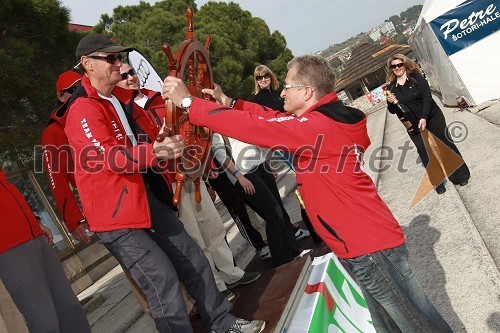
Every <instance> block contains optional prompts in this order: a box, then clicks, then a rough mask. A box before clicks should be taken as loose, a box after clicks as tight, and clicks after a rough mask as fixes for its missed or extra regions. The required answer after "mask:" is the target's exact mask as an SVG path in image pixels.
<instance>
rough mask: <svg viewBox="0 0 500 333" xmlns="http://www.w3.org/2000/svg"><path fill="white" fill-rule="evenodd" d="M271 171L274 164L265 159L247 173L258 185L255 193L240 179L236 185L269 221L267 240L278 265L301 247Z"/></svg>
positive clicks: (286, 260) (267, 223)
mask: <svg viewBox="0 0 500 333" xmlns="http://www.w3.org/2000/svg"><path fill="white" fill-rule="evenodd" d="M270 170H271V167H270V166H269V165H268V164H267V163H266V162H264V163H262V164H260V165H259V166H258V167H257V168H255V169H254V170H252V171H250V172H249V173H247V174H245V177H246V178H247V179H248V180H249V181H251V182H252V184H253V186H254V187H255V194H253V195H248V194H246V193H245V191H244V190H243V187H241V185H240V184H239V183H238V182H236V184H235V185H234V186H235V188H236V190H237V191H238V192H239V193H240V195H241V196H242V197H243V198H244V199H245V201H246V202H247V204H248V205H249V206H250V207H252V209H253V210H254V211H255V212H256V213H257V214H259V215H260V217H262V218H263V219H264V220H265V221H266V232H267V242H268V243H269V250H270V251H271V255H272V260H273V264H274V266H276V267H277V266H280V265H283V264H286V263H287V262H290V261H292V260H293V258H294V257H296V256H297V255H299V254H300V247H299V244H298V243H297V240H296V239H295V231H294V230H293V227H292V223H291V221H290V216H288V213H287V212H286V210H285V207H284V205H283V201H281V196H280V193H279V190H278V186H277V185H276V181H275V179H274V175H273V174H272V173H271V171H270Z"/></svg>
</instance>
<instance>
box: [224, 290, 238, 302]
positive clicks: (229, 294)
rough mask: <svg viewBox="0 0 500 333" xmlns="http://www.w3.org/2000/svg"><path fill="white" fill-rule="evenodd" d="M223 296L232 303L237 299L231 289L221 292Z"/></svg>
mask: <svg viewBox="0 0 500 333" xmlns="http://www.w3.org/2000/svg"><path fill="white" fill-rule="evenodd" d="M221 294H222V295H224V297H225V298H226V299H227V300H228V301H229V302H232V301H233V300H234V299H235V298H236V295H235V294H234V293H233V292H232V291H231V290H229V289H226V290H223V291H221Z"/></svg>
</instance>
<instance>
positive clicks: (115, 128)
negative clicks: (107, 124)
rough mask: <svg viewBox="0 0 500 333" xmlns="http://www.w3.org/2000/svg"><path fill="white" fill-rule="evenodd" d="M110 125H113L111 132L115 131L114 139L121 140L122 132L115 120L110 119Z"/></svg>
mask: <svg viewBox="0 0 500 333" xmlns="http://www.w3.org/2000/svg"><path fill="white" fill-rule="evenodd" d="M111 126H112V127H113V132H115V136H116V140H123V138H124V137H123V134H122V132H121V130H120V127H119V126H118V124H117V123H116V121H114V120H112V121H111Z"/></svg>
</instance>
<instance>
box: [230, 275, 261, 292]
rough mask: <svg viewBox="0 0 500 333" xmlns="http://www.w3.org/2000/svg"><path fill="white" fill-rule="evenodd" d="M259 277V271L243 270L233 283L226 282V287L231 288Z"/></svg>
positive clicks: (251, 281)
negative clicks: (243, 272)
mask: <svg viewBox="0 0 500 333" xmlns="http://www.w3.org/2000/svg"><path fill="white" fill-rule="evenodd" d="M259 278H260V273H259V272H245V274H243V276H242V277H241V279H239V280H238V281H236V282H235V283H226V287H227V288H228V289H233V288H236V287H238V286H244V285H246V284H250V283H253V282H255V281H257V280H258V279H259Z"/></svg>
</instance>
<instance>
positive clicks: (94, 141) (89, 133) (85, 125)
mask: <svg viewBox="0 0 500 333" xmlns="http://www.w3.org/2000/svg"><path fill="white" fill-rule="evenodd" d="M80 123H81V125H82V129H83V132H84V133H85V136H86V137H87V138H88V139H89V140H90V141H91V142H92V144H93V145H94V146H96V148H97V149H98V150H99V152H100V153H101V154H104V152H105V151H106V149H104V147H103V146H102V145H101V143H100V142H99V141H98V140H97V139H96V138H94V136H93V135H92V131H91V130H90V127H89V124H88V123H87V119H86V118H83V119H82V120H81V121H80Z"/></svg>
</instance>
